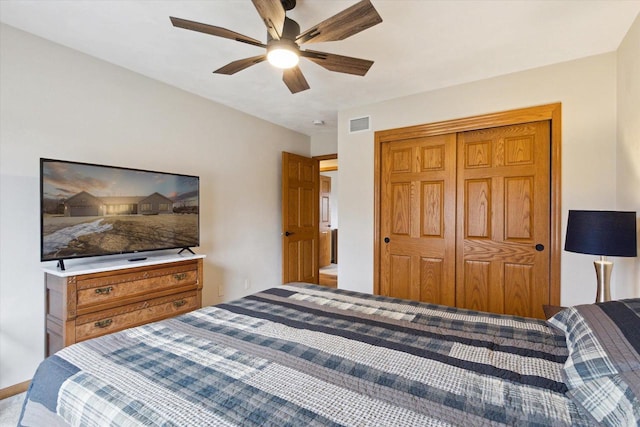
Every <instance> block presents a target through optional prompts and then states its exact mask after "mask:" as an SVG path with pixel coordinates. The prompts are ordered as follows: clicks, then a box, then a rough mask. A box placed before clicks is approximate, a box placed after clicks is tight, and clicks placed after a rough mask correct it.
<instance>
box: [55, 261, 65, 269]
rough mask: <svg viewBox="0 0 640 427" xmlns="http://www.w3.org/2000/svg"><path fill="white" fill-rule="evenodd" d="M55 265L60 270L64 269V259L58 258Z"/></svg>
mask: <svg viewBox="0 0 640 427" xmlns="http://www.w3.org/2000/svg"><path fill="white" fill-rule="evenodd" d="M56 267H58V268H59V269H60V270H62V271H64V261H63V260H61V259H59V260H58V265H57V266H56Z"/></svg>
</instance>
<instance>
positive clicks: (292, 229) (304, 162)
mask: <svg viewBox="0 0 640 427" xmlns="http://www.w3.org/2000/svg"><path fill="white" fill-rule="evenodd" d="M318 167H319V165H318V160H316V159H310V158H307V157H303V156H298V155H296V154H291V153H287V152H283V153H282V282H283V283H288V282H308V283H318V228H319V227H318V226H319V221H318V214H319V210H320V208H319V188H318V181H319V179H318V178H319V171H318Z"/></svg>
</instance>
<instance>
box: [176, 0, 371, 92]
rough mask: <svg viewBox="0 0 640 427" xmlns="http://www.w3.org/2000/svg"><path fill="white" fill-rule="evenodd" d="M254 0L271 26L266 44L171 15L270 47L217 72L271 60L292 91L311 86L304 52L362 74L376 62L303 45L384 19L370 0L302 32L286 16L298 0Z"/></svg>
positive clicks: (180, 22)
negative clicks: (304, 67)
mask: <svg viewBox="0 0 640 427" xmlns="http://www.w3.org/2000/svg"><path fill="white" fill-rule="evenodd" d="M251 1H252V2H253V5H254V6H255V8H256V9H257V11H258V14H259V15H260V17H261V18H262V20H263V21H264V23H265V25H266V26H267V43H266V44H264V43H262V42H260V41H259V40H256V39H254V38H251V37H247V36H245V35H242V34H239V33H236V32H235V31H231V30H227V29H226V28H221V27H216V26H213V25H208V24H202V23H200V22H195V21H189V20H186V19H181V18H175V17H173V16H171V17H170V19H171V23H172V24H173V26H174V27H179V28H184V29H187V30H191V31H197V32H200V33H206V34H210V35H213V36H218V37H224V38H227V39H231V40H236V41H239V42H242V43H247V44H250V45H254V46H258V47H262V48H266V50H267V51H266V53H265V54H262V55H258V56H252V57H250V58H244V59H239V60H237V61H233V62H231V63H229V64H227V65H225V66H223V67H221V68H219V69H217V70H215V71H214V73H218V74H228V75H231V74H235V73H237V72H238V71H242V70H244V69H245V68H248V67H250V66H252V65H255V64H258V63H260V62H262V61H264V60H268V61H269V62H270V63H271V64H272V65H274V66H276V67H278V68H282V69H283V75H282V80H283V81H284V83H285V84H286V85H287V87H288V88H289V90H290V91H291V93H297V92H301V91H303V90H307V89H309V84H308V83H307V80H306V79H305V78H304V75H303V74H302V71H301V70H300V68H299V67H298V60H299V59H300V57H301V56H302V57H304V58H307V59H308V60H310V61H313V62H315V63H316V64H318V65H320V66H322V67H324V68H326V69H327V70H329V71H337V72H339V73H347V74H354V75H358V76H364V75H365V74H367V71H369V68H371V66H372V65H373V61H369V60H366V59H359V58H353V57H350V56H342V55H336V54H332V53H325V52H318V51H314V50H302V49H300V46H301V45H303V44H306V43H316V42H328V41H336V40H344V39H346V38H347V37H350V36H352V35H354V34H357V33H359V32H360V31H363V30H366V29H367V28H369V27H372V26H374V25H376V24H379V23H380V22H382V18H381V17H380V15H379V14H378V12H377V11H376V9H375V8H374V7H373V5H372V4H371V1H370V0H362V1H360V2H358V3H356V4H355V5H353V6H351V7H349V8H347V9H345V10H343V11H342V12H340V13H338V14H337V15H334V16H332V17H331V18H328V19H326V20H324V21H322V22H321V23H319V24H318V25H316V26H314V27H311V28H310V29H308V30H306V31H304V32H302V33H301V32H300V25H298V23H297V22H296V21H294V20H293V19H289V18H288V17H287V16H286V11H287V10H291V9H293V8H294V7H295V5H296V0H251Z"/></svg>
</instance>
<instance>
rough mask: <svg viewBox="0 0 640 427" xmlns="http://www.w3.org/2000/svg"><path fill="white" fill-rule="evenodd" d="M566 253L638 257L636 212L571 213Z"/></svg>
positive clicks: (565, 244)
mask: <svg viewBox="0 0 640 427" xmlns="http://www.w3.org/2000/svg"><path fill="white" fill-rule="evenodd" d="M564 250H565V251H569V252H578V253H581V254H592V255H604V256H623V257H635V256H637V255H638V245H637V240H636V213H635V212H621V211H571V210H570V211H569V220H568V222H567V238H566V240H565V243H564Z"/></svg>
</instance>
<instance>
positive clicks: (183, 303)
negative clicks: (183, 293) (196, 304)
mask: <svg viewBox="0 0 640 427" xmlns="http://www.w3.org/2000/svg"><path fill="white" fill-rule="evenodd" d="M186 303H187V300H185V299H181V300H180V301H174V302H173V305H174V306H175V307H176V308H178V307H182V306H183V305H185V304H186Z"/></svg>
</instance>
